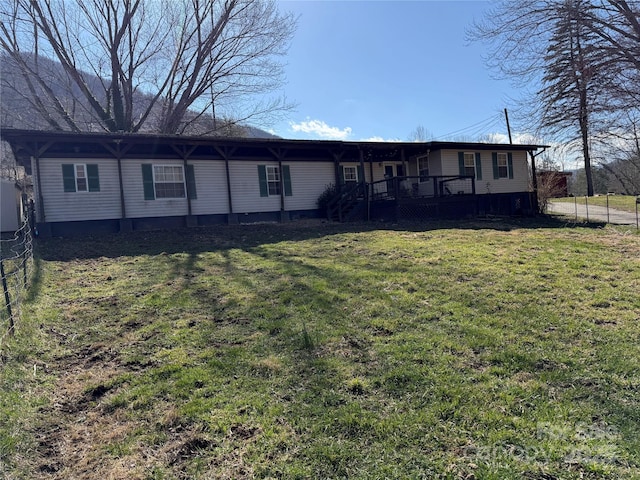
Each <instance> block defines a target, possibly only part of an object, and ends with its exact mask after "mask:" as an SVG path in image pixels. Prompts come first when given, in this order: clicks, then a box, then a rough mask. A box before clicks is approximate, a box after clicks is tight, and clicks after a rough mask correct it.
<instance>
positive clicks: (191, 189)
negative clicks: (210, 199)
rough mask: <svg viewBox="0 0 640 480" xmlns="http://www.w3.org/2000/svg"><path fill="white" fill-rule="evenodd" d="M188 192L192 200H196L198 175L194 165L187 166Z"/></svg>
mask: <svg viewBox="0 0 640 480" xmlns="http://www.w3.org/2000/svg"><path fill="white" fill-rule="evenodd" d="M186 176H187V192H188V195H189V198H190V199H191V200H196V199H197V198H198V194H197V193H196V173H195V169H194V167H193V165H187V171H186Z"/></svg>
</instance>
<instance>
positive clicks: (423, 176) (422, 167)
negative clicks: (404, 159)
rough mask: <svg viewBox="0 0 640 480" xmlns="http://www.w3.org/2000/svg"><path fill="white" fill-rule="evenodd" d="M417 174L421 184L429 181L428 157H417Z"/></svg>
mask: <svg viewBox="0 0 640 480" xmlns="http://www.w3.org/2000/svg"><path fill="white" fill-rule="evenodd" d="M418 174H419V175H420V181H421V182H426V181H427V180H428V179H429V156H428V155H424V156H422V157H418Z"/></svg>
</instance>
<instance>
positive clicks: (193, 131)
mask: <svg viewBox="0 0 640 480" xmlns="http://www.w3.org/2000/svg"><path fill="white" fill-rule="evenodd" d="M25 58H27V61H28V62H29V64H30V65H31V66H35V65H36V64H37V68H38V70H39V71H40V72H41V75H42V76H44V77H45V78H46V81H47V82H46V88H48V89H50V91H51V92H53V93H54V94H55V95H56V97H58V98H59V99H61V104H62V105H63V106H64V108H65V110H66V111H67V112H71V115H72V116H73V118H74V120H75V121H76V123H78V124H80V125H83V126H84V127H86V128H83V130H86V131H102V128H101V127H100V126H99V124H98V123H97V121H96V120H95V119H94V117H93V115H92V113H91V109H90V108H89V107H88V105H87V103H86V100H85V98H84V96H83V95H82V93H81V92H80V90H79V89H78V87H77V86H76V85H75V84H74V83H73V82H70V81H69V79H68V77H67V76H66V74H65V72H64V70H63V68H62V66H61V65H60V64H59V63H58V62H55V61H53V60H50V59H48V58H45V57H35V56H31V55H28V56H26V57H25ZM83 76H84V77H85V78H86V82H87V83H88V84H89V86H90V88H91V90H92V91H93V92H95V95H96V96H97V97H98V101H101V102H102V101H104V91H105V88H104V86H103V85H104V84H106V83H107V82H106V81H103V80H102V79H101V78H100V77H97V76H95V75H91V74H89V73H86V72H83ZM30 88H34V89H35V91H36V92H38V93H40V94H41V98H42V99H44V100H43V101H44V102H48V104H47V105H46V106H47V107H49V108H48V110H49V111H54V109H53V104H52V103H51V102H50V101H49V100H47V97H46V96H45V95H44V91H43V89H42V87H40V86H38V85H35V84H34V85H33V87H30V86H29V85H28V84H27V82H26V81H25V80H24V78H23V76H22V74H21V71H20V68H19V67H18V65H17V64H16V63H15V61H14V60H13V59H11V57H9V56H8V55H6V54H5V53H2V54H0V126H1V127H2V128H7V127H11V128H25V129H34V130H52V128H53V127H52V126H51V125H50V123H49V122H47V121H45V119H44V118H43V115H42V114H41V113H40V112H39V111H38V108H37V106H36V105H35V104H34V103H33V101H32V100H31V98H30V95H29V92H30ZM100 92H102V93H103V95H102V98H100V97H99V95H100ZM149 101H150V96H149V95H146V94H143V93H140V94H138V95H137V97H136V99H135V102H134V103H135V105H134V109H135V107H136V106H137V107H138V110H139V111H140V112H142V111H143V109H144V107H145V106H146V105H148V102H149ZM158 108H160V106H158ZM134 115H135V112H134ZM152 115H153V112H152ZM188 115H189V114H188ZM192 115H194V117H195V115H196V113H195V112H194V113H192ZM192 118H193V117H192ZM55 120H56V121H57V122H58V124H59V125H60V126H61V128H62V129H68V126H67V125H66V124H65V121H64V118H63V117H61V116H59V117H55ZM217 121H218V123H219V124H222V125H223V126H222V127H221V128H220V129H219V131H217V133H214V134H213V135H214V136H237V137H250V138H278V137H276V136H275V135H272V134H271V133H269V132H266V131H264V130H262V129H260V128H257V127H252V126H249V125H240V124H232V123H231V124H230V123H229V122H227V121H225V120H224V119H217ZM212 124H213V119H212V117H211V115H208V114H204V115H201V116H200V118H198V120H197V121H196V122H194V124H193V125H192V126H190V128H189V130H188V131H187V132H185V135H199V134H204V133H205V132H207V131H209V130H210V128H211V125H212Z"/></svg>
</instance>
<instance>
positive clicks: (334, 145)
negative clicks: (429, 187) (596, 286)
mask: <svg viewBox="0 0 640 480" xmlns="http://www.w3.org/2000/svg"><path fill="white" fill-rule="evenodd" d="M0 137H1V138H2V140H5V141H7V142H9V143H10V144H12V145H18V146H20V145H22V146H26V145H33V144H34V143H37V144H45V143H47V142H55V143H59V142H74V143H93V142H98V143H104V144H116V143H123V142H124V143H129V144H156V145H158V144H163V145H185V144H188V145H212V144H213V145H215V146H220V147H224V146H238V145H242V146H246V147H252V148H265V149H273V148H296V149H322V150H325V151H326V150H343V151H344V150H358V149H369V150H394V149H398V148H401V149H405V150H408V151H409V152H410V153H414V154H418V153H420V152H425V151H427V150H431V151H433V150H444V149H448V150H496V149H500V150H507V149H508V150H513V151H523V150H524V151H532V150H537V149H539V148H548V146H547V145H533V144H529V145H521V144H503V143H500V144H496V143H474V142H441V141H432V142H370V141H362V142H360V141H342V140H292V139H281V138H268V139H264V138H238V137H204V136H182V135H161V134H150V133H108V132H57V131H56V132H52V131H41V130H25V129H10V128H7V129H2V130H1V131H0Z"/></svg>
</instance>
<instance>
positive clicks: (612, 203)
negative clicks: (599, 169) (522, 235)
mask: <svg viewBox="0 0 640 480" xmlns="http://www.w3.org/2000/svg"><path fill="white" fill-rule="evenodd" d="M636 198H637V197H635V196H633V195H609V208H614V209H616V210H622V211H624V212H635V211H636ZM551 201H552V202H569V203H574V202H576V201H577V202H578V203H579V204H580V205H584V204H585V197H575V198H574V197H566V198H553V199H551ZM586 201H587V202H588V204H589V205H597V206H600V207H606V206H607V196H606V195H599V196H597V197H588V198H587V200H586Z"/></svg>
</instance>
